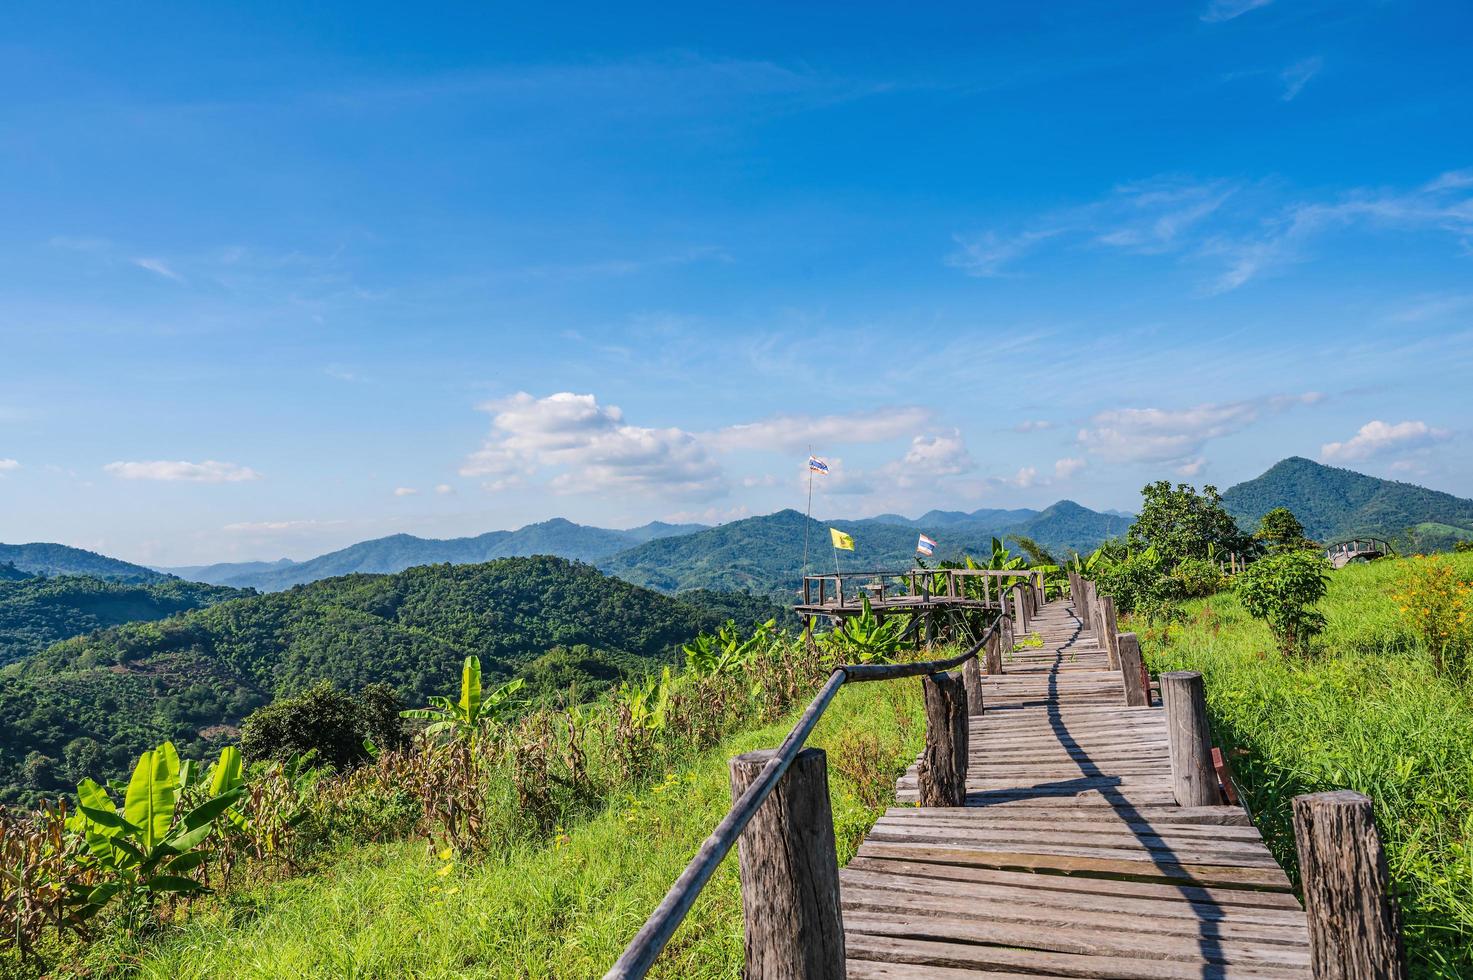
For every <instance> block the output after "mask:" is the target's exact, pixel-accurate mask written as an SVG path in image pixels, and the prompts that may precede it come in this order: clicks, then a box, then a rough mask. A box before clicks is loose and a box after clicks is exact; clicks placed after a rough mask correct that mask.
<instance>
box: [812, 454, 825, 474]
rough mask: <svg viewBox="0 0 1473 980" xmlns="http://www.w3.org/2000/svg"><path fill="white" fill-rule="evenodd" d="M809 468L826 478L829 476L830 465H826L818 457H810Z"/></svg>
mask: <svg viewBox="0 0 1473 980" xmlns="http://www.w3.org/2000/svg"><path fill="white" fill-rule="evenodd" d="M808 468H809V469H810V470H812V471H813V472H815V473H822V474H823V475H824V476H828V475H829V464H828V463H825V462H824V461H823V460H821V459H819V458H818V457H817V456H809V457H808Z"/></svg>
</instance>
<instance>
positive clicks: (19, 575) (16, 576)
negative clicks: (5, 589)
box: [0, 562, 32, 582]
mask: <svg viewBox="0 0 1473 980" xmlns="http://www.w3.org/2000/svg"><path fill="white" fill-rule="evenodd" d="M31 577H32V576H31V573H30V572H23V571H21V570H20V569H19V568H16V567H15V566H14V565H12V564H10V563H9V562H0V582H20V581H23V580H25V579H28V578H31Z"/></svg>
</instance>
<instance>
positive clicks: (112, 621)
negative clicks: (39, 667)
mask: <svg viewBox="0 0 1473 980" xmlns="http://www.w3.org/2000/svg"><path fill="white" fill-rule="evenodd" d="M3 569H4V566H0V572H3ZM247 594H248V593H246V592H243V591H241V590H240V589H230V588H224V587H222V586H218V585H201V584H200V583H198V582H182V581H179V580H178V579H171V580H168V581H164V582H156V583H152V584H142V583H136V582H109V581H106V580H104V579H99V578H92V577H90V576H86V575H61V576H57V577H56V578H43V577H41V576H30V577H24V578H21V579H20V580H19V581H0V666H4V665H5V664H8V663H10V662H11V661H13V660H19V659H20V658H21V657H24V656H26V655H27V654H31V653H35V652H37V651H39V650H43V649H45V648H46V647H48V646H50V645H51V644H53V643H55V642H57V641H58V640H65V639H67V638H68V637H73V636H79V635H81V634H83V633H90V632H92V631H93V630H98V629H103V628H105V627H108V626H118V625H121V624H122V623H128V622H133V621H135V620H154V619H163V618H164V617H166V616H173V615H174V614H175V613H181V612H188V611H189V610H191V609H199V608H202V607H204V606H208V605H212V604H214V603H216V602H223V601H225V600H226V599H236V598H240V597H241V596H244V595H247Z"/></svg>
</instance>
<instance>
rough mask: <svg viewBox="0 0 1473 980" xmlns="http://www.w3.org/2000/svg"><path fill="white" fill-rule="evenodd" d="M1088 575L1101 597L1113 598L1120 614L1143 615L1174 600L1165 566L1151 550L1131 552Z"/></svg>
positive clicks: (1102, 564) (1097, 564)
mask: <svg viewBox="0 0 1473 980" xmlns="http://www.w3.org/2000/svg"><path fill="white" fill-rule="evenodd" d="M1090 574H1092V575H1093V577H1094V581H1095V585H1096V587H1097V588H1098V589H1099V592H1100V595H1107V596H1113V597H1114V599H1115V608H1116V609H1118V610H1120V611H1121V612H1144V611H1145V610H1146V609H1147V608H1148V607H1152V606H1155V605H1159V604H1161V603H1163V602H1170V601H1172V600H1173V599H1174V598H1175V596H1174V595H1173V594H1172V590H1173V588H1174V585H1173V584H1171V583H1168V581H1167V576H1166V563H1165V562H1164V561H1162V559H1161V555H1160V553H1159V552H1157V551H1156V549H1154V548H1147V549H1145V550H1144V551H1136V552H1130V553H1128V554H1126V556H1125V557H1124V558H1121V559H1119V560H1117V561H1108V560H1101V561H1098V562H1096V564H1095V567H1094V569H1093V571H1092V572H1091V573H1090Z"/></svg>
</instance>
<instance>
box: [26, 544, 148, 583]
mask: <svg viewBox="0 0 1473 980" xmlns="http://www.w3.org/2000/svg"><path fill="white" fill-rule="evenodd" d="M3 565H14V566H15V567H16V568H17V569H19V570H20V571H22V572H28V573H30V574H32V575H47V576H51V575H90V576H92V577H93V578H101V579H107V580H109V581H112V582H163V581H166V580H167V579H169V578H170V576H168V575H165V574H163V573H162V572H156V571H154V570H153V569H152V568H144V567H143V566H142V565H134V564H132V563H130V562H126V561H119V560H118V559H116V558H109V557H107V556H106V555H99V554H98V553H97V552H95V551H84V550H83V549H81V548H71V547H68V546H67V545H64V544H47V543H43V542H37V543H33V544H0V566H3Z"/></svg>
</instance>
